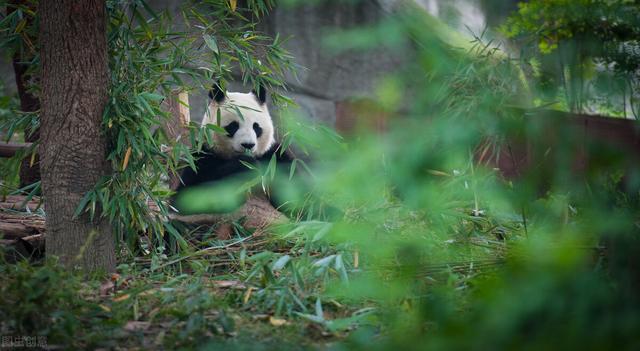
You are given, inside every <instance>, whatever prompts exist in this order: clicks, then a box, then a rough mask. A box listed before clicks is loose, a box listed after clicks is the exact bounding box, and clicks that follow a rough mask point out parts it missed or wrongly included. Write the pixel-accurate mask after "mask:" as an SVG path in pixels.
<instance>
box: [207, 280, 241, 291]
mask: <svg viewBox="0 0 640 351" xmlns="http://www.w3.org/2000/svg"><path fill="white" fill-rule="evenodd" d="M212 283H213V285H215V286H216V287H217V288H231V289H243V290H244V289H246V288H247V287H246V286H245V285H244V284H243V283H242V282H241V281H239V280H213V281H212Z"/></svg>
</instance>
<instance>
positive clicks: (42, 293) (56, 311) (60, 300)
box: [0, 262, 119, 348]
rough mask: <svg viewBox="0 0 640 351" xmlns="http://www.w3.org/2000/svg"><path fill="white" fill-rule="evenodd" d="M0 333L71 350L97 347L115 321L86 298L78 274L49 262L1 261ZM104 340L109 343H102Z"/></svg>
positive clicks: (111, 329)
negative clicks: (40, 265) (40, 264)
mask: <svg viewBox="0 0 640 351" xmlns="http://www.w3.org/2000/svg"><path fill="white" fill-rule="evenodd" d="M0 272H1V273H2V276H3V277H4V278H3V284H1V285H0V293H2V299H1V300H0V317H1V319H2V322H0V331H1V332H2V334H3V335H15V336H18V335H23V336H34V337H35V336H38V337H44V338H45V339H44V340H46V343H47V344H49V345H52V344H64V345H69V346H70V347H74V348H83V347H89V346H90V345H94V346H95V345H99V344H101V343H102V342H103V341H104V338H105V337H106V336H109V335H110V333H111V332H112V331H113V329H114V328H116V327H118V326H119V323H118V322H117V321H113V320H110V319H109V317H110V313H108V309H107V308H106V307H104V306H101V305H99V304H98V303H97V302H94V301H91V300H88V299H87V298H86V293H87V287H86V286H85V285H83V284H82V283H81V279H80V278H81V277H79V276H77V275H74V274H71V273H69V272H67V271H65V270H63V269H62V268H59V267H55V266H54V265H53V264H49V265H47V266H45V267H43V268H36V267H33V266H30V265H29V264H28V263H27V262H23V263H20V264H17V265H7V264H2V265H0ZM107 343H108V341H107Z"/></svg>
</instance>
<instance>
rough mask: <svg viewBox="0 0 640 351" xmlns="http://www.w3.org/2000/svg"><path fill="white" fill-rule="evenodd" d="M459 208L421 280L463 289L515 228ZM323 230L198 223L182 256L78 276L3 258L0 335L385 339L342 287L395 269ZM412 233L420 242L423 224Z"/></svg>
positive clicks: (379, 325)
mask: <svg viewBox="0 0 640 351" xmlns="http://www.w3.org/2000/svg"><path fill="white" fill-rule="evenodd" d="M387 210H390V211H391V212H390V213H395V215H392V216H389V220H388V222H387V223H386V224H385V228H383V229H382V231H383V232H384V231H389V232H396V231H400V232H401V231H402V228H403V227H404V226H410V227H411V230H415V229H416V227H415V225H413V224H409V223H408V222H407V218H405V217H404V215H405V214H404V213H403V211H402V210H400V209H398V207H397V206H396V205H391V204H389V205H388V208H387ZM468 213H471V210H464V211H461V213H460V221H459V225H458V226H456V227H454V228H451V232H450V237H447V238H444V237H442V238H438V240H437V242H439V244H438V248H437V249H436V250H434V252H436V251H437V252H439V253H440V254H441V255H442V259H444V260H440V261H433V260H430V261H429V264H424V265H420V267H418V269H417V270H415V271H414V272H412V273H411V274H415V275H418V276H419V277H421V280H423V281H424V283H425V284H427V285H431V286H454V287H456V288H457V289H459V290H461V291H464V290H466V289H467V288H468V285H469V282H470V281H472V280H473V278H474V277H476V276H478V275H480V274H486V273H491V271H493V270H494V269H496V268H498V267H499V266H500V265H501V263H502V260H503V257H504V256H505V253H506V252H507V247H508V243H509V242H510V241H511V240H512V239H513V238H514V237H518V236H519V235H520V234H519V233H520V232H521V225H520V224H518V223H515V222H512V223H506V224H505V223H502V224H499V222H498V221H497V220H496V219H493V218H489V217H486V216H473V215H468ZM354 215H355V214H354ZM411 216H413V217H412V218H413V219H415V218H416V216H418V215H417V214H415V213H412V214H411ZM327 225H328V224H327V223H325V222H320V221H310V222H299V223H295V224H293V225H289V226H285V227H279V228H272V230H271V231H270V232H269V233H262V234H260V233H256V235H253V234H254V233H250V232H247V231H245V230H242V228H241V227H239V226H238V227H237V229H238V230H236V237H234V238H231V239H229V240H227V241H220V240H217V239H216V238H215V237H213V236H212V234H211V230H210V229H209V228H205V227H193V228H188V227H183V228H181V229H182V230H183V233H184V234H185V238H187V239H189V243H190V247H191V248H192V251H190V252H186V253H183V254H181V255H177V256H172V257H166V256H162V255H150V254H149V255H147V256H143V257H133V256H130V255H128V254H126V251H122V253H123V255H122V257H121V259H120V262H121V264H120V265H119V267H118V273H117V274H114V275H111V276H108V275H104V274H103V275H95V276H91V277H86V276H82V275H81V273H80V272H68V271H65V270H63V269H61V268H59V267H58V266H56V265H55V264H54V263H53V262H47V263H45V264H43V265H39V266H34V265H30V264H29V263H27V262H22V263H18V264H7V263H5V264H3V265H1V266H0V270H1V271H2V272H1V273H2V275H3V277H5V278H4V284H2V287H0V295H1V296H3V299H2V302H0V311H2V313H1V314H2V316H0V317H1V318H0V320H2V321H3V322H2V323H0V334H2V335H44V336H46V337H47V340H48V344H49V345H50V346H51V345H58V346H61V347H63V348H69V347H70V348H81V349H83V348H97V347H123V348H145V349H147V348H154V349H155V348H166V349H174V348H184V349H193V348H198V347H201V346H202V345H207V346H205V347H206V348H216V349H218V348H222V349H227V348H229V349H292V350H293V349H296V350H297V349H305V348H308V349H316V348H325V347H328V346H329V345H334V344H338V345H342V343H344V342H348V340H350V338H351V337H353V336H351V335H352V334H353V331H354V330H358V333H360V332H361V331H363V330H364V331H366V330H375V335H384V334H385V333H386V328H388V325H385V323H383V322H382V319H381V318H382V316H383V314H384V313H385V312H384V310H385V302H383V301H382V300H378V299H377V298H376V297H375V296H372V297H371V298H368V299H364V300H363V299H358V298H354V297H350V296H348V294H344V293H342V292H341V291H343V290H344V291H347V290H349V289H351V288H353V287H358V286H360V285H359V283H358V282H357V280H358V278H359V277H361V276H369V275H371V274H373V275H374V276H376V277H380V278H381V279H382V280H381V283H383V284H384V281H385V278H384V277H386V276H389V275H393V274H396V272H397V271H398V269H399V267H401V266H402V265H403V264H405V263H403V262H401V261H393V260H392V261H389V262H387V263H384V264H374V262H375V260H374V259H373V258H372V257H369V256H368V254H365V253H363V252H361V251H360V250H358V249H357V247H356V246H355V245H354V244H352V243H350V244H349V243H342V244H339V243H332V242H331V240H328V239H327V237H324V236H325V235H327V236H328V235H329V234H328V233H329V232H330V231H329V230H328V229H327ZM420 227H421V229H422V230H423V232H424V234H425V235H428V233H429V232H430V230H429V228H428V225H427V223H426V222H424V221H422V222H420ZM323 233H324V234H323ZM354 279H355V281H353V280H354ZM352 281H353V282H352ZM373 295H375V294H373ZM405 303H410V299H409V300H405ZM460 304H461V305H464V302H463V301H461V302H460ZM371 328H373V329H371ZM358 333H356V334H358ZM358 335H359V334H358Z"/></svg>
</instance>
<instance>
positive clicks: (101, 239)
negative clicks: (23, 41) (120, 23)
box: [38, 0, 115, 271]
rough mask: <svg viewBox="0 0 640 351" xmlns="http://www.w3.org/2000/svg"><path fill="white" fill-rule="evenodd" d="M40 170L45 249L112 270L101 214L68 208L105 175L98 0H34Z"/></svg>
mask: <svg viewBox="0 0 640 351" xmlns="http://www.w3.org/2000/svg"><path fill="white" fill-rule="evenodd" d="M38 10H39V16H40V35H39V37H40V45H41V53H40V58H41V65H42V76H41V81H42V96H41V98H40V101H41V126H40V136H41V147H40V156H41V163H40V165H41V168H40V170H41V173H42V191H43V195H44V197H45V210H46V214H47V215H46V228H47V239H46V252H47V254H48V255H54V256H58V257H59V258H60V261H61V263H63V264H64V265H66V266H68V267H74V266H80V267H82V268H84V269H87V270H99V269H104V270H106V271H114V270H115V249H114V236H113V235H112V233H111V226H110V225H109V223H108V221H107V220H104V219H100V218H99V217H100V213H99V211H100V210H96V211H97V213H96V216H95V218H96V219H95V220H93V221H92V220H91V219H90V218H89V216H88V214H82V215H80V216H79V217H77V218H74V217H73V214H74V212H75V210H76V207H77V206H78V203H79V202H80V200H81V199H82V198H83V197H84V195H85V194H86V193H87V192H88V191H90V190H91V189H92V188H93V187H94V185H95V184H96V183H97V182H98V181H99V180H100V178H101V177H102V176H105V175H107V174H108V170H109V166H108V163H107V161H106V151H107V150H106V139H105V136H104V134H103V133H102V132H101V122H102V113H103V110H104V107H105V103H106V102H107V85H108V81H109V77H108V65H107V43H106V8H105V2H104V0H75V1H74V0H42V1H40V5H39V9H38Z"/></svg>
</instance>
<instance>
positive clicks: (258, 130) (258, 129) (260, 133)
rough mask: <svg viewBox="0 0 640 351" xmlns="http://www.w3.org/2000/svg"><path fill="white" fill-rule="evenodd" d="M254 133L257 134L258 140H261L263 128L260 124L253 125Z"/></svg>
mask: <svg viewBox="0 0 640 351" xmlns="http://www.w3.org/2000/svg"><path fill="white" fill-rule="evenodd" d="M253 131H254V132H256V138H259V137H260V136H261V135H262V128H260V125H259V124H258V123H254V124H253Z"/></svg>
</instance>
